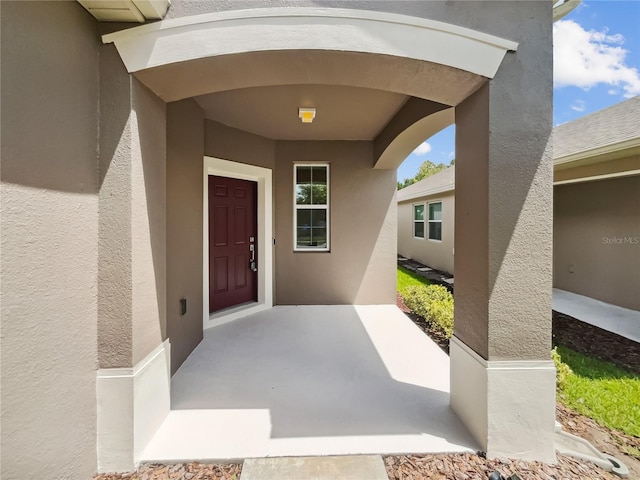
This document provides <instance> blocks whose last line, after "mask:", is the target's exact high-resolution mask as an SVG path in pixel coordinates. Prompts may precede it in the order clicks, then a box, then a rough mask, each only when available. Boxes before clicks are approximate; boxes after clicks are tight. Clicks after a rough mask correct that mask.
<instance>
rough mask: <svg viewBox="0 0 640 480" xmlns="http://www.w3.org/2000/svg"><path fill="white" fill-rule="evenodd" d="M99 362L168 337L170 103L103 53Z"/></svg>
mask: <svg viewBox="0 0 640 480" xmlns="http://www.w3.org/2000/svg"><path fill="white" fill-rule="evenodd" d="M100 88H101V92H100V125H101V128H100V170H99V173H100V177H99V179H100V194H99V202H100V225H99V278H98V283H99V289H98V290H99V292H98V293H99V297H98V298H99V302H98V307H99V311H98V339H99V341H98V348H99V363H100V368H114V367H131V366H133V365H135V364H136V363H137V362H139V361H140V360H142V359H143V358H144V357H145V356H146V355H147V354H149V353H150V352H151V351H152V350H153V349H154V348H155V347H157V346H158V345H159V344H160V343H161V342H162V341H163V340H164V338H166V105H165V103H164V102H163V101H162V100H160V99H159V98H158V97H156V96H155V95H154V94H153V93H151V91H149V90H148V89H147V88H146V87H144V86H143V85H142V84H141V83H140V82H138V81H137V80H136V79H135V78H134V77H132V76H130V75H129V74H128V73H127V72H126V70H125V69H124V66H123V65H122V62H121V61H120V59H119V57H118V54H117V52H116V51H115V49H114V48H113V46H112V45H107V46H104V47H103V48H102V50H101V55H100Z"/></svg>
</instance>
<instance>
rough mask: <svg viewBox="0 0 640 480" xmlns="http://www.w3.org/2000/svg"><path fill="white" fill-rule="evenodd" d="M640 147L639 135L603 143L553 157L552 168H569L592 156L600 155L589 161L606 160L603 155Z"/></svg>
mask: <svg viewBox="0 0 640 480" xmlns="http://www.w3.org/2000/svg"><path fill="white" fill-rule="evenodd" d="M637 147H640V137H639V138H633V139H631V140H625V141H624V142H618V143H612V144H610V145H604V146H602V147H597V148H592V149H590V150H584V151H582V152H576V153H572V154H569V155H564V156H562V157H558V158H554V159H553V166H554V169H556V170H560V169H562V170H563V169H565V168H571V167H572V165H570V164H571V163H575V162H582V161H583V160H586V159H588V158H592V157H602V158H601V159H600V160H598V159H596V160H595V161H594V162H589V163H599V162H604V161H607V160H608V159H607V158H606V157H605V155H610V154H612V153H616V152H621V151H624V150H629V149H632V148H637Z"/></svg>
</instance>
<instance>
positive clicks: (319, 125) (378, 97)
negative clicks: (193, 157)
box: [195, 85, 409, 140]
mask: <svg viewBox="0 0 640 480" xmlns="http://www.w3.org/2000/svg"><path fill="white" fill-rule="evenodd" d="M408 98H409V97H408V96H406V95H402V94H399V93H392V92H384V91H381V90H374V89H369V88H358V87H348V86H340V85H285V86H271V87H253V88H243V89H238V90H227V91H223V92H217V93H212V94H208V95H201V96H198V97H195V99H196V101H197V102H198V103H199V104H200V106H201V107H202V109H203V110H204V115H205V117H206V118H208V119H211V120H215V121H218V122H220V123H224V124H225V125H229V126H231V127H234V128H238V129H240V130H244V131H247V132H251V133H254V134H257V135H261V136H263V137H267V138H272V139H276V140H373V139H374V138H375V137H376V136H377V135H378V133H379V132H380V131H381V130H382V129H383V128H384V127H385V125H387V123H389V121H390V120H391V119H392V118H393V116H394V115H395V114H396V113H397V112H398V110H399V109H400V108H401V107H402V105H404V103H405V102H406V101H407V99H408ZM299 107H313V108H315V109H316V118H315V120H314V121H313V123H311V124H303V123H302V122H301V121H300V119H299V118H298V108H299Z"/></svg>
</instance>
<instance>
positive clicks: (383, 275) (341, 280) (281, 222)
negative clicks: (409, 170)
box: [274, 142, 397, 304]
mask: <svg viewBox="0 0 640 480" xmlns="http://www.w3.org/2000/svg"><path fill="white" fill-rule="evenodd" d="M276 157H277V160H276V162H277V167H276V171H275V181H274V189H275V223H276V230H275V231H276V235H275V237H276V267H275V272H276V288H277V289H276V303H277V304H385V303H395V281H396V280H395V278H396V277H395V253H396V245H397V238H396V216H397V215H396V196H395V192H396V174H395V170H373V169H372V168H371V164H372V144H371V143H370V142H277V145H276ZM300 161H316V162H324V161H328V162H330V212H331V213H330V215H331V217H330V223H331V233H330V235H331V252H328V253H327V252H294V251H293V162H300Z"/></svg>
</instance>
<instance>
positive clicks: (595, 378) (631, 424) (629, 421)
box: [557, 346, 640, 436]
mask: <svg viewBox="0 0 640 480" xmlns="http://www.w3.org/2000/svg"><path fill="white" fill-rule="evenodd" d="M557 351H558V354H559V355H560V358H561V359H562V362H563V363H566V364H567V365H569V367H571V370H572V371H573V373H570V374H569V375H568V376H567V381H566V385H565V386H564V388H562V389H561V390H560V391H559V392H558V393H559V399H560V401H561V402H562V403H564V404H565V405H566V406H568V407H569V408H572V409H574V410H575V411H577V412H579V413H581V414H583V415H586V416H587V417H591V418H593V419H594V420H595V421H596V422H598V423H600V424H601V425H604V426H606V427H609V428H615V429H617V430H621V431H622V432H624V433H626V434H629V435H635V436H640V376H638V375H635V374H633V373H630V372H627V371H625V370H622V369H620V368H618V367H616V366H615V365H613V364H611V363H609V362H604V361H601V360H596V359H593V358H590V357H586V356H584V355H582V354H580V353H577V352H574V351H573V350H570V349H568V348H566V347H562V346H558V348H557Z"/></svg>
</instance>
